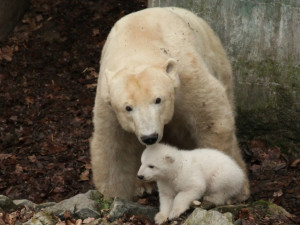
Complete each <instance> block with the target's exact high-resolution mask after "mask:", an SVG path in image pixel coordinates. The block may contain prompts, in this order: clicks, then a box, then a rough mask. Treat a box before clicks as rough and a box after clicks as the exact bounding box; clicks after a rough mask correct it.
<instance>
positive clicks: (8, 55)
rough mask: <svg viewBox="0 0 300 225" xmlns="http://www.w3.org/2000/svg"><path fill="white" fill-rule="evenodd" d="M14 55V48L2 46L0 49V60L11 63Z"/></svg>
mask: <svg viewBox="0 0 300 225" xmlns="http://www.w3.org/2000/svg"><path fill="white" fill-rule="evenodd" d="M13 54H14V46H4V47H2V48H0V60H2V59H5V60H6V61H8V62H11V61H12V57H13Z"/></svg>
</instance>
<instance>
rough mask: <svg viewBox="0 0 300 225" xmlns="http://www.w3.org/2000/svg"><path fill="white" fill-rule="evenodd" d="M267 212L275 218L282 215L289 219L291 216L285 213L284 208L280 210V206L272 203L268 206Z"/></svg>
mask: <svg viewBox="0 0 300 225" xmlns="http://www.w3.org/2000/svg"><path fill="white" fill-rule="evenodd" d="M268 212H269V213H270V214H271V215H275V216H281V215H283V216H286V217H291V214H290V213H289V212H288V211H286V210H285V209H284V208H282V207H281V206H279V205H276V204H274V203H271V204H270V205H269V208H268Z"/></svg>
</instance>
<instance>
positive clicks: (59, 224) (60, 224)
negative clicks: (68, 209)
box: [56, 221, 66, 225]
mask: <svg viewBox="0 0 300 225" xmlns="http://www.w3.org/2000/svg"><path fill="white" fill-rule="evenodd" d="M56 225H66V222H65V221H60V222H58V223H57V224H56Z"/></svg>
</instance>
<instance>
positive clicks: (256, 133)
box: [148, 0, 300, 152]
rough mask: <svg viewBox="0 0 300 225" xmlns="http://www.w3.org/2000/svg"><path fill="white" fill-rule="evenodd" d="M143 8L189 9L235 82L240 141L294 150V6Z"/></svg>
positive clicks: (297, 24)
mask: <svg viewBox="0 0 300 225" xmlns="http://www.w3.org/2000/svg"><path fill="white" fill-rule="evenodd" d="M148 5H149V7H154V6H161V7H164V6H177V7H183V8H187V9H190V10H191V11H193V12H195V13H196V14H197V15H199V16H201V17H203V18H204V19H205V20H206V21H207V22H208V23H209V24H210V25H211V27H212V28H213V29H214V30H215V32H216V33H217V34H218V35H219V37H220V38H221V40H222V43H223V44H224V46H225V49H226V51H227V53H228V55H229V58H230V60H231V62H232V67H233V72H234V76H235V96H236V102H237V114H238V117H237V126H238V133H239V137H240V138H242V139H243V138H246V139H249V138H263V139H267V140H269V141H270V142H271V143H273V144H275V145H279V146H281V147H283V150H294V152H297V149H298V150H299V146H300V93H299V92H300V1H299V0H185V1H181V0H149V1H148ZM295 150H296V151H295Z"/></svg>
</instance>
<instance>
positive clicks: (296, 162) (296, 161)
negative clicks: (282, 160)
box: [291, 159, 300, 167]
mask: <svg viewBox="0 0 300 225" xmlns="http://www.w3.org/2000/svg"><path fill="white" fill-rule="evenodd" d="M298 163H300V159H296V160H294V162H292V164H291V167H296V166H297V165H298Z"/></svg>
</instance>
